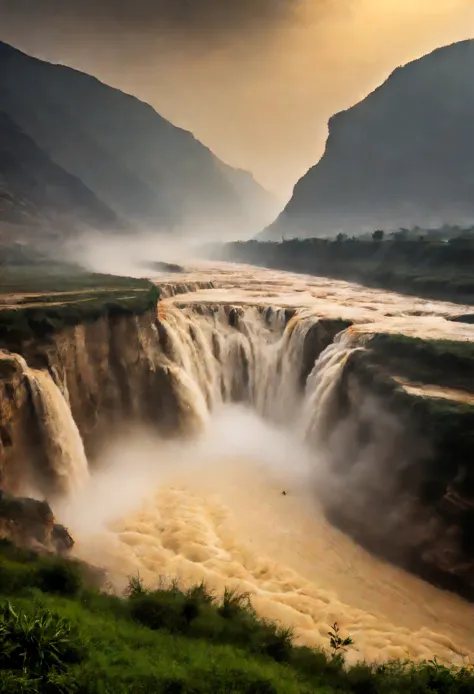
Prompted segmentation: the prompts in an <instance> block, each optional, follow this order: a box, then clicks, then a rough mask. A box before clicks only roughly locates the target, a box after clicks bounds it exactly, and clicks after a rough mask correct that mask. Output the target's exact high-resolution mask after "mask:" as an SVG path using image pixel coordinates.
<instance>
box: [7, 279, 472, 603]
mask: <svg viewBox="0 0 474 694" xmlns="http://www.w3.org/2000/svg"><path fill="white" fill-rule="evenodd" d="M166 291H168V292H171V290H170V289H169V288H168V289H167V290H166ZM165 293H166V292H165ZM171 293H174V294H178V293H179V288H175V289H174V290H173V292H171ZM178 301H179V300H178V299H174V300H173V302H164V303H163V305H161V306H160V309H159V311H158V315H157V314H156V313H155V311H148V312H146V313H143V314H142V315H140V316H133V315H128V316H127V315H122V316H110V315H109V316H104V317H102V318H99V319H97V320H95V321H92V322H89V323H87V324H80V325H77V326H74V327H70V328H67V329H65V330H63V331H60V332H58V333H54V334H52V335H50V336H49V337H48V339H37V340H32V341H30V342H29V343H27V344H25V345H24V346H23V348H22V354H21V355H19V354H16V353H14V352H11V351H8V349H7V348H5V349H4V350H3V352H2V354H1V358H0V408H1V409H0V440H1V447H0V472H1V482H0V486H1V487H2V488H3V489H5V490H7V491H9V492H13V493H16V494H24V493H25V492H28V490H33V492H34V493H35V494H36V495H38V494H40V495H41V494H43V495H44V496H47V498H48V499H51V501H52V503H53V507H54V499H55V498H56V497H58V496H61V495H64V494H67V493H70V492H71V491H73V490H74V489H75V488H76V487H77V486H80V485H81V484H82V483H83V482H84V480H85V479H86V478H87V477H88V475H89V474H90V472H91V470H93V469H94V465H95V464H96V462H97V460H98V458H99V456H100V452H101V450H102V447H103V446H105V445H106V444H107V441H110V440H111V439H113V438H114V437H116V436H117V435H118V434H120V435H123V434H125V433H126V431H127V427H130V428H132V427H135V428H136V427H137V426H140V427H152V428H153V429H155V430H156V431H158V432H159V433H160V434H162V435H164V436H189V435H193V434H195V433H197V432H198V431H199V430H200V428H201V427H202V426H203V424H204V422H205V421H206V420H207V418H208V417H209V415H210V413H211V412H212V410H213V409H215V408H216V407H217V406H218V405H219V404H221V403H245V404H247V405H249V406H250V407H252V408H253V409H254V410H256V411H257V413H258V414H259V415H260V416H262V417H263V418H265V419H267V420H270V421H272V422H274V423H276V424H277V425H278V426H281V427H285V428H286V429H287V430H288V431H291V432H292V433H293V434H296V435H297V436H298V437H300V438H301V439H304V440H306V442H307V443H308V444H309V446H310V448H311V450H312V451H313V453H314V493H315V498H319V499H320V501H321V503H322V504H323V506H324V508H325V510H326V512H327V514H328V516H329V518H330V519H331V520H332V521H333V522H334V523H335V524H336V525H338V526H340V527H341V528H343V529H344V530H345V531H346V532H348V533H349V534H350V535H352V536H354V537H355V538H356V539H357V540H358V541H359V542H361V543H362V544H364V545H366V546H367V547H368V548H369V549H370V550H372V551H374V552H376V553H379V554H382V555H383V556H385V557H387V558H388V559H390V560H391V561H394V562H396V563H398V564H401V565H403V566H405V567H407V568H409V569H411V570H412V571H414V572H416V573H419V574H421V575H422V576H424V577H425V578H427V579H428V580H431V581H433V582H435V583H439V584H440V585H443V586H445V587H448V588H452V589H454V590H456V591H458V592H460V593H463V594H464V595H466V596H468V597H473V596H474V561H473V559H474V552H473V546H472V541H471V535H472V530H471V527H472V520H473V509H474V484H473V480H472V479H471V478H472V471H471V469H470V466H469V455H470V451H471V450H472V434H471V433H470V432H472V431H473V429H474V427H473V426H472V425H473V422H474V420H473V407H472V405H471V403H470V401H469V402H457V401H456V398H455V397H454V396H453V397H451V398H450V397H446V393H444V394H443V397H442V398H431V397H429V396H427V393H426V392H423V391H422V389H421V391H420V389H419V391H420V392H417V389H416V387H414V386H413V387H411V386H410V385H409V384H410V382H409V380H408V378H409V376H410V370H412V371H413V370H414V371H416V372H419V373H422V369H420V370H419V369H418V366H417V365H416V359H417V357H416V355H417V354H420V345H417V344H415V345H414V346H413V345H411V346H410V348H409V349H407V348H406V346H405V348H402V347H400V345H396V348H394V346H393V344H392V342H391V339H390V338H388V339H385V338H386V336H383V335H382V336H380V335H367V334H365V335H364V334H361V333H359V332H358V331H357V330H356V329H354V328H352V327H351V326H350V322H348V321H341V320H328V319H320V318H318V317H317V316H313V315H308V314H304V313H303V312H298V311H296V310H295V309H288V308H279V307H271V306H267V307H263V306H258V305H255V306H237V305H232V304H213V303H210V302H207V303H201V304H200V303H194V304H189V303H186V301H184V300H183V301H182V302H181V303H178ZM403 349H405V353H404V351H403ZM404 354H405V358H403V355H404ZM466 354H467V357H464V356H463V355H459V354H458V355H457V356H456V355H455V356H456V360H457V361H456V362H455V363H456V364H457V367H459V368H457V370H456V368H455V366H454V362H453V359H454V357H453V355H452V354H451V355H449V354H448V355H447V356H446V355H441V356H439V355H438V356H439V359H438V362H436V364H435V362H434V361H433V358H432V357H431V358H427V359H424V360H422V361H423V363H425V367H426V368H428V367H429V369H430V374H431V375H433V374H434V372H435V370H436V369H438V370H439V371H441V372H445V374H448V369H446V368H445V367H446V364H447V363H449V364H450V367H449V373H450V374H451V379H450V378H447V380H446V382H445V383H444V386H446V388H448V389H449V388H456V387H458V388H459V385H460V383H459V374H461V373H462V372H463V369H464V368H465V366H466V364H464V362H463V358H467V359H468V361H469V360H470V359H471V356H470V353H469V349H468V350H467V353H466ZM394 355H395V356H394ZM437 358H438V357H437ZM430 359H431V361H430ZM445 359H447V361H446V362H445V361H444V360H445ZM402 362H403V363H402ZM463 364H464V366H463ZM435 367H436V368H435ZM423 378H424V379H425V381H426V379H428V378H429V376H427V375H426V374H424V375H423ZM463 383H464V385H465V386H466V383H465V382H463ZM468 385H469V384H467V386H468ZM467 386H466V387H467ZM456 392H458V391H456ZM463 392H464V395H465V397H466V398H467V399H468V400H469V398H468V395H467V391H463ZM458 394H459V393H458ZM59 520H60V519H59Z"/></svg>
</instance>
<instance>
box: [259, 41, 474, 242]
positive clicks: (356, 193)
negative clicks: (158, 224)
mask: <svg viewBox="0 0 474 694" xmlns="http://www.w3.org/2000/svg"><path fill="white" fill-rule="evenodd" d="M473 66H474V40H468V41H463V42H459V43H455V44H453V45H451V46H446V47H444V48H440V49H438V50H436V51H434V52H433V53H431V54H429V55H426V56H424V57H423V58H420V59H419V60H415V61H414V62H412V63H409V64H408V65H405V66H404V67H400V68H398V69H397V70H395V72H393V73H392V75H391V76H390V77H389V78H388V80H387V81H386V82H385V83H384V84H383V85H382V86H380V87H379V88H378V89H376V90H375V91H374V92H372V93H371V94H369V96H367V97H366V98H365V99H364V100H363V101H361V102H360V103H358V104H356V105H355V106H353V107H352V108H349V109H348V110H346V111H343V112H342V113H338V114H337V115H335V116H333V118H331V120H330V122H329V136H328V140H327V144H326V150H325V152H324V155H323V157H322V159H321V160H320V161H319V162H318V164H316V166H314V167H313V168H312V169H310V170H309V171H308V173H307V174H306V175H305V176H303V178H302V179H301V180H300V181H299V182H298V183H297V184H296V186H295V189H294V192H293V196H292V198H291V200H290V202H289V203H288V205H287V207H286V208H285V209H284V211H283V212H282V213H281V215H280V216H279V217H278V219H277V220H276V222H274V224H272V225H271V226H270V227H268V228H267V229H266V230H265V231H264V232H262V235H261V236H262V238H268V239H275V240H280V239H281V238H282V237H284V236H286V237H287V238H290V237H292V236H308V237H309V236H330V235H332V234H333V235H335V234H337V233H338V232H341V231H342V232H345V233H348V234H354V233H355V234H357V233H359V232H363V231H373V230H374V229H377V228H383V229H389V230H390V229H397V228H399V227H412V226H415V225H419V226H422V227H427V226H428V227H429V226H438V225H441V224H443V223H450V224H460V225H468V224H470V223H472V221H473V219H474V125H473V124H474V80H473V76H474V67H473Z"/></svg>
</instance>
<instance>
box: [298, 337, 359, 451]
mask: <svg viewBox="0 0 474 694" xmlns="http://www.w3.org/2000/svg"><path fill="white" fill-rule="evenodd" d="M357 349H360V347H357V346H355V345H354V342H353V337H352V335H351V334H350V332H349V331H347V330H345V331H344V332H342V333H340V334H339V335H336V337H335V338H334V342H333V343H332V344H330V345H329V347H326V349H325V350H324V351H323V352H322V353H321V355H320V356H319V359H317V361H316V363H315V365H314V367H313V370H312V371H311V373H310V375H309V377H308V380H307V381H306V387H305V395H304V401H303V408H302V418H301V433H302V435H303V436H304V438H305V439H306V440H307V441H309V442H312V443H318V444H322V443H323V442H324V440H325V439H326V437H327V435H328V433H329V432H330V430H331V421H333V420H334V418H335V417H336V415H337V408H338V403H337V401H336V400H337V385H338V383H339V379H340V377H341V376H342V373H343V370H344V366H345V364H346V362H347V359H348V358H349V356H350V355H351V354H352V353H353V352H354V351H356V350H357Z"/></svg>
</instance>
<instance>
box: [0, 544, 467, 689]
mask: <svg viewBox="0 0 474 694" xmlns="http://www.w3.org/2000/svg"><path fill="white" fill-rule="evenodd" d="M349 641H350V638H349V637H347V636H346V635H340V634H339V632H338V631H337V627H336V629H333V631H332V632H331V633H329V634H328V653H323V652H320V651H313V650H311V649H309V648H302V647H296V646H294V645H293V643H292V639H291V632H289V631H288V630H287V629H283V628H281V627H279V626H278V625H275V624H271V623H268V622H264V621H262V620H260V619H258V618H257V617H256V615H255V613H254V611H253V610H252V607H251V604H250V602H249V600H248V598H247V597H246V596H245V595H238V594H236V593H234V592H231V591H226V593H225V595H224V596H223V597H221V598H219V599H217V598H216V597H215V596H213V595H211V594H210V593H209V592H208V591H207V590H206V588H205V586H203V585H200V586H195V587H193V588H191V589H188V590H184V589H183V590H181V589H180V588H179V586H178V585H177V584H175V583H169V584H167V585H164V584H162V585H161V586H160V587H159V588H158V589H154V590H148V589H147V588H146V587H144V586H143V584H142V582H141V581H140V580H139V579H132V580H131V581H130V583H129V587H128V591H127V594H126V595H125V596H116V595H110V594H103V593H102V594H101V593H100V592H99V591H98V590H97V589H94V588H93V587H91V585H90V583H89V585H88V581H87V579H85V578H84V577H83V575H82V574H81V567H80V565H79V564H75V563H74V562H70V561H67V560H64V559H58V558H45V557H38V556H37V555H35V554H34V553H31V552H27V551H24V550H19V549H17V548H15V547H14V546H13V545H11V544H9V543H8V542H6V541H3V542H0V643H1V648H0V692H12V693H13V692H14V693H16V692H18V693H19V692H29V693H33V692H47V693H50V692H51V693H58V694H59V693H67V692H74V693H76V692H77V693H79V692H80V693H81V694H96V693H97V694H109V693H110V694H122V693H129V692H130V693H133V694H135V693H137V694H138V693H141V692H143V693H144V694H145V693H146V694H152V693H155V692H156V693H161V692H163V693H169V694H174V693H185V692H186V693H189V694H201V693H203V694H204V693H209V694H224V693H226V694H227V693H229V694H231V693H234V692H235V693H237V692H243V693H246V694H278V693H280V692H281V693H282V694H283V693H290V692H291V693H295V694H309V693H310V692H318V693H319V694H331V693H336V692H338V693H340V694H343V693H345V692H347V693H349V692H356V693H360V694H378V693H379V692H380V693H381V694H382V693H383V694H385V693H386V694H397V693H398V692H400V694H401V693H402V692H403V694H406V693H409V692H416V693H417V694H418V693H420V694H421V693H422V692H445V693H446V694H448V693H449V694H452V693H457V692H459V693H462V694H468V693H470V692H474V674H472V673H471V671H470V670H468V669H462V670H451V669H447V668H444V667H442V666H441V665H439V664H438V663H436V661H431V662H428V663H421V664H419V665H416V666H415V665H414V664H410V663H390V664H387V665H384V666H379V667H369V666H367V665H358V666H356V667H352V668H346V667H345V666H344V648H345V646H347V645H349ZM355 645H356V646H357V644H355Z"/></svg>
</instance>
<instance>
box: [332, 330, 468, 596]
mask: <svg viewBox="0 0 474 694" xmlns="http://www.w3.org/2000/svg"><path fill="white" fill-rule="evenodd" d="M387 338H388V336H386V335H376V336H375V337H374V338H369V341H368V342H367V343H366V344H365V346H363V347H362V346H361V348H359V349H356V350H355V351H354V352H352V354H351V355H350V356H349V358H348V359H347V360H346V362H345V363H344V366H343V368H342V369H341V371H340V375H339V377H338V379H337V382H336V383H335V384H334V388H333V389H332V391H331V396H330V398H328V400H327V401H326V403H325V419H324V422H323V424H322V425H321V426H320V428H319V430H318V435H319V438H318V445H319V446H322V447H323V450H324V451H325V454H326V464H327V466H326V468H325V469H324V472H323V474H322V482H321V484H322V485H323V487H324V494H323V500H324V501H323V503H324V504H325V508H326V511H327V513H328V516H329V518H330V520H331V521H332V522H333V523H334V524H335V525H337V526H338V527H340V528H342V529H343V530H344V531H346V532H347V533H348V534H349V535H351V536H352V537H354V538H355V539H356V540H357V541H358V542H360V543H361V544H362V545H364V546H366V547H367V548H368V549H369V550H371V551H373V552H375V553H377V554H379V555H382V556H384V557H386V558H387V559H389V560H390V561H392V562H395V563H397V564H400V565H401V566H403V567H405V568H407V569H409V570H411V571H413V572H414V573H417V574H419V575H421V576H422V577H423V578H425V579H426V580H428V581H430V582H432V583H434V584H437V585H439V586H441V587H443V588H447V589H450V590H454V591H456V592H458V593H460V594H462V595H464V596H465V597H467V598H469V599H470V600H474V545H473V539H474V536H473V522H474V472H473V469H472V465H471V464H470V459H471V457H472V448H473V445H474V434H473V432H474V392H473V385H472V382H471V381H472V379H470V378H469V372H468V373H466V379H465V381H464V387H465V388H466V390H465V391H454V390H450V388H449V386H457V387H459V380H458V378H457V376H458V374H457V373H456V371H455V370H454V369H451V371H448V370H446V369H445V372H444V374H443V376H444V386H442V385H439V386H438V387H437V389H436V394H435V395H434V396H433V394H432V393H433V391H434V387H433V386H428V385H425V384H426V383H430V382H431V383H437V382H438V380H439V379H437V375H439V370H438V368H437V367H440V366H441V364H442V363H443V362H444V363H445V366H446V364H449V363H450V362H452V360H453V355H450V354H449V353H448V351H447V349H446V352H445V353H442V352H441V351H439V352H438V353H437V358H438V364H437V365H436V364H434V363H431V364H426V363H425V368H424V371H423V370H420V371H419V372H418V378H419V379H420V380H419V381H417V382H414V383H412V382H411V381H409V380H408V379H407V378H406V376H407V375H409V374H410V373H413V371H417V361H418V360H419V358H420V351H421V350H422V348H423V347H424V348H425V350H426V349H427V350H428V351H429V350H430V343H429V341H426V343H424V345H420V343H421V342H422V341H421V340H420V341H416V340H413V341H412V342H413V344H412V345H411V358H410V356H409V354H408V352H409V348H407V346H405V350H404V351H403V350H400V349H398V350H393V345H391V350H392V351H390V346H389V343H390V342H391V339H390V338H389V339H387ZM398 338H400V339H398ZM403 341H404V338H403V337H401V336H396V340H395V342H396V343H397V344H398V346H399V345H400V344H401V343H403ZM397 352H398V353H397ZM466 352H470V353H473V350H472V348H471V349H470V348H469V344H468V345H467V346H466ZM458 360H459V357H458ZM451 366H452V364H451ZM430 367H431V368H430ZM450 377H451V380H452V382H450ZM470 393H471V394H470ZM456 395H458V396H459V397H455V396H456ZM461 395H462V396H463V397H461Z"/></svg>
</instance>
